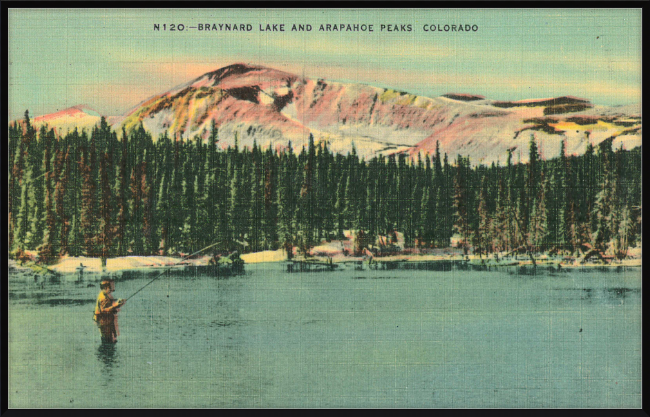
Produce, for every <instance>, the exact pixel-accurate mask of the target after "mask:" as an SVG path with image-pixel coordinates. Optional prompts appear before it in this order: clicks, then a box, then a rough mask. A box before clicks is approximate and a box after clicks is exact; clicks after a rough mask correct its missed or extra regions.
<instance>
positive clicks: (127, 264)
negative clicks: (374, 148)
mask: <svg viewBox="0 0 650 417" xmlns="http://www.w3.org/2000/svg"><path fill="white" fill-rule="evenodd" d="M240 257H241V259H242V260H243V261H244V262H245V264H258V263H275V264H278V263H289V262H291V263H294V264H300V263H304V264H312V265H338V266H347V265H354V266H355V267H357V268H358V267H361V268H363V267H365V268H368V267H369V266H371V265H375V266H381V265H382V264H396V263H408V264H417V263H460V264H465V265H469V266H473V267H513V266H516V267H533V263H532V261H531V260H530V259H529V258H526V259H522V258H523V257H520V258H519V259H517V258H505V259H504V258H500V260H499V261H498V262H497V261H496V260H495V259H494V258H493V257H487V258H486V257H483V258H481V257H479V256H477V255H468V256H462V255H444V256H442V255H426V254H417V255H414V254H408V255H406V254H405V255H389V256H383V257H373V258H367V257H355V256H344V255H338V254H337V255H334V256H331V257H329V256H312V257H308V258H305V257H302V256H294V258H293V259H291V260H287V259H286V256H285V254H284V252H283V251H282V250H277V251H263V252H254V253H248V254H243V255H240ZM181 259H182V258H175V257H171V256H124V257H116V258H109V259H108V260H107V262H106V268H104V269H102V268H101V260H100V258H90V257H69V256H66V257H64V258H62V259H61V260H60V261H59V262H57V263H56V264H54V265H47V266H45V265H41V264H37V263H33V262H28V263H26V264H25V265H20V264H19V263H18V262H17V261H15V260H11V259H10V260H9V273H10V275H11V273H12V272H14V271H16V272H18V273H27V274H47V273H53V274H56V275H62V276H71V275H75V276H76V275H79V273H80V270H82V271H83V274H84V275H86V274H87V275H92V276H95V275H120V274H122V273H124V272H127V273H130V272H135V271H146V272H150V273H155V272H161V271H164V270H167V269H171V270H174V269H177V270H179V271H182V270H184V269H186V268H188V267H205V266H207V265H208V262H209V260H210V257H209V256H203V257H199V258H195V259H186V260H183V261H182V262H179V261H180V260H181ZM535 263H536V265H535V266H538V267H544V268H548V267H551V268H557V269H579V268H617V267H635V268H636V267H638V268H641V267H642V259H641V257H635V258H630V259H624V260H622V261H611V262H610V263H607V264H603V263H594V262H586V263H583V264H582V263H579V262H577V261H574V262H565V261H560V260H558V259H552V258H550V259H549V258H548V257H546V256H540V257H539V258H535ZM80 265H83V268H80Z"/></svg>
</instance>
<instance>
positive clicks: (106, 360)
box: [97, 343, 118, 382]
mask: <svg viewBox="0 0 650 417" xmlns="http://www.w3.org/2000/svg"><path fill="white" fill-rule="evenodd" d="M97 359H99V362H100V363H101V364H102V365H104V368H103V369H102V372H101V374H102V375H105V376H106V377H107V382H110V381H112V380H113V368H116V367H117V366H116V365H117V359H118V355H117V346H116V344H115V343H101V344H100V345H99V347H98V348H97Z"/></svg>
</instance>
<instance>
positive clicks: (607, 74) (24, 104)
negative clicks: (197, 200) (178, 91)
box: [8, 9, 641, 119]
mask: <svg viewBox="0 0 650 417" xmlns="http://www.w3.org/2000/svg"><path fill="white" fill-rule="evenodd" d="M199 23H202V24H210V25H212V24H219V23H222V24H224V23H230V24H238V25H239V24H250V25H251V27H252V30H251V31H250V32H240V31H229V32H228V31H209V32H207V31H198V30H197V29H190V27H196V26H197V25H198V24H199ZM282 23H284V25H285V26H284V30H285V31H284V32H280V31H277V32H273V31H266V30H260V25H262V29H265V28H266V25H267V24H268V25H273V24H276V25H279V24H282ZM294 23H295V24H303V25H307V24H310V25H311V26H312V30H311V31H310V32H307V31H303V32H300V31H291V27H292V25H293V24H294ZM341 23H343V24H359V25H363V24H365V25H373V29H374V30H373V31H372V32H369V31H366V32H338V31H337V32H334V31H329V32H327V31H320V30H319V28H320V25H321V24H323V25H325V24H331V25H334V24H341ZM8 24H9V118H10V119H15V118H19V117H22V114H23V113H24V112H25V110H26V109H29V111H30V113H31V114H32V115H41V114H48V113H53V112H56V111H59V110H63V109H65V108H68V107H71V106H75V105H80V104H84V105H87V106H89V107H91V108H93V109H95V110H96V111H98V112H99V113H101V114H104V115H107V116H112V115H121V114H124V113H125V112H127V111H128V110H130V109H131V108H133V107H134V106H136V105H137V104H138V103H140V102H142V101H144V100H146V99H147V98H149V97H151V96H153V95H156V94H159V93H162V92H165V91H167V90H169V89H171V88H172V87H174V86H177V85H179V84H183V83H185V82H188V81H190V80H192V79H194V78H197V77H199V76H200V75H202V74H204V73H206V72H209V71H213V70H215V69H218V68H221V67H223V66H226V65H230V64H233V63H237V62H244V63H250V64H256V65H264V66H269V67H272V68H276V69H280V70H284V71H288V72H291V73H294V74H299V75H304V76H307V77H312V78H325V79H328V80H331V81H344V82H354V83H363V84H370V85H375V86H378V87H387V88H393V89H397V90H401V91H407V92H410V93H414V94H418V95H424V96H429V97H436V96H439V95H442V94H446V93H470V94H479V95H483V96H485V97H486V98H490V99H497V100H520V99H529V98H546V97H556V96H562V95H572V96H577V97H583V98H587V99H590V100H591V101H592V102H593V103H595V104H600V105H607V106H611V105H625V104H640V103H641V9H560V10H557V9H403V10H397V9H389V10H385V9H363V10H358V9H322V10H321V9H290V10H282V9H196V10H195V9H159V10H154V9H10V10H9V19H8ZM154 24H159V25H160V28H161V30H159V31H154ZM163 24H166V25H167V28H168V29H169V25H170V24H175V25H179V24H183V25H184V27H185V30H183V31H178V30H176V31H173V32H172V31H169V30H166V31H165V30H162V28H163V26H162V25H163ZM409 24H410V25H411V29H412V30H411V31H410V32H409V31H404V32H402V31H390V32H389V31H387V27H386V28H384V30H381V29H382V28H381V25H398V26H401V25H404V26H405V28H407V26H406V25H409ZM452 24H454V25H461V24H462V25H476V27H477V30H476V31H471V30H470V31H469V32H465V31H463V32H459V31H458V30H457V31H455V32H453V31H451V30H449V31H444V25H449V26H450V27H449V29H451V25H452ZM432 25H433V27H434V28H437V27H440V28H441V29H443V30H442V31H439V30H435V31H425V30H424V27H425V26H427V28H429V29H431V28H432ZM324 28H325V27H324Z"/></svg>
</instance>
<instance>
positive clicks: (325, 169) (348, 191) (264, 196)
mask: <svg viewBox="0 0 650 417" xmlns="http://www.w3.org/2000/svg"><path fill="white" fill-rule="evenodd" d="M218 141H219V138H218V129H217V127H216V126H215V125H214V124H213V126H212V131H211V133H210V136H209V140H208V142H207V144H206V143H204V142H203V141H202V140H200V139H198V138H197V139H195V140H192V141H183V140H182V139H180V140H173V139H172V138H170V137H169V136H168V135H167V133H165V134H163V135H161V136H160V137H159V138H158V140H157V141H155V142H154V140H153V138H152V136H151V134H149V133H148V132H146V131H145V129H144V128H143V127H142V125H140V126H139V127H138V128H136V129H134V130H133V131H132V132H130V133H127V132H126V131H124V130H122V132H121V135H120V136H119V137H118V134H117V133H116V132H115V131H114V130H112V129H111V127H110V126H109V125H108V123H106V120H105V119H104V118H102V120H101V122H100V123H99V124H98V125H97V126H95V127H94V128H93V129H92V130H91V131H90V132H89V133H88V132H86V131H83V130H82V131H79V130H78V129H74V130H73V131H71V132H69V133H67V134H66V135H64V136H57V135H55V133H54V131H53V130H51V129H50V130H48V129H47V128H46V127H44V126H43V127H41V128H40V129H39V130H38V132H37V131H36V130H35V129H34V127H33V126H32V125H31V123H30V120H29V115H28V113H27V112H26V113H25V119H24V121H22V122H20V123H13V124H12V125H10V126H9V201H8V206H9V217H8V220H9V229H8V237H9V244H10V246H9V247H10V249H11V250H14V251H16V250H36V251H38V252H39V254H40V257H41V258H42V259H44V260H45V261H51V260H54V259H56V258H57V257H58V256H61V255H65V254H68V255H71V256H81V255H83V256H93V257H101V258H102V260H103V261H105V259H106V258H108V257H112V256H127V255H153V254H166V255H173V254H179V253H191V252H193V251H195V250H197V249H199V248H201V247H204V246H207V245H209V244H211V243H213V242H215V241H220V242H222V243H223V246H224V247H226V248H229V249H234V248H237V249H238V250H241V251H246V252H248V251H261V250H269V249H278V248H284V249H285V250H287V252H288V253H290V250H289V249H290V248H291V247H293V246H297V247H298V248H299V249H300V250H301V251H303V252H307V251H309V249H310V248H311V247H313V246H315V245H317V244H319V243H320V242H321V241H323V240H331V239H340V238H341V237H342V233H343V230H350V229H351V230H354V231H355V232H357V233H358V236H363V240H364V242H369V243H370V244H372V242H375V241H376V240H377V238H378V237H379V236H394V235H395V232H400V233H403V234H404V238H405V245H406V246H407V247H411V248H414V247H418V248H423V249H424V248H444V247H449V246H450V245H451V244H452V237H454V236H455V237H456V239H457V241H456V242H454V243H455V245H456V246H458V247H461V248H463V250H464V251H465V253H469V251H470V250H473V252H474V253H476V254H480V255H481V256H483V255H487V254H489V253H492V252H503V251H507V252H512V251H522V250H523V251H528V252H564V253H574V252H575V251H576V250H583V251H586V250H598V251H600V252H602V253H606V252H607V253H611V254H613V255H615V256H617V257H618V258H623V257H625V255H626V253H627V248H628V247H629V246H634V245H635V244H636V241H637V240H639V239H640V238H641V236H640V233H641V226H640V224H641V210H640V207H641V149H640V148H636V149H633V150H631V151H628V150H623V149H622V148H620V149H616V150H612V140H611V139H610V140H606V141H604V142H602V143H601V144H600V145H598V148H597V149H594V147H593V146H592V145H591V144H589V145H587V150H586V153H585V154H584V155H581V156H567V155H566V152H565V147H564V143H563V144H562V151H561V154H560V156H559V157H558V158H554V159H552V160H543V159H541V158H540V156H539V153H538V151H537V144H536V142H535V140H534V139H532V138H531V142H530V161H529V162H528V163H527V164H513V163H512V151H509V153H508V159H507V164H506V166H503V167H502V166H499V165H498V164H496V165H495V164H494V163H493V164H492V165H490V166H489V167H488V166H484V165H479V166H476V167H473V168H472V166H471V163H470V160H469V158H465V157H463V156H461V155H458V156H457V158H456V164H455V165H450V164H449V162H448V157H447V155H446V154H445V155H444V156H441V155H440V151H439V148H438V147H436V152H435V154H433V155H426V156H425V155H418V157H417V158H416V159H411V158H409V157H407V155H405V154H396V155H395V154H393V155H389V156H386V157H383V156H382V157H375V158H373V159H371V160H368V161H364V160H361V159H360V158H359V157H358V156H357V154H356V150H355V149H354V148H353V149H352V150H351V152H349V153H348V154H347V155H341V154H334V153H332V152H331V151H330V150H329V149H328V147H327V144H326V143H323V144H318V145H317V144H315V143H314V139H313V137H310V140H309V145H308V146H306V147H303V149H302V150H301V152H300V153H295V152H293V149H292V148H291V145H289V147H288V149H284V150H281V151H277V150H275V149H272V148H270V147H269V148H268V149H262V148H260V147H259V146H257V145H254V146H253V147H252V149H249V148H242V149H240V148H239V145H238V144H235V146H232V147H228V148H227V149H225V150H222V149H220V148H218V147H217V146H216V144H217V143H218Z"/></svg>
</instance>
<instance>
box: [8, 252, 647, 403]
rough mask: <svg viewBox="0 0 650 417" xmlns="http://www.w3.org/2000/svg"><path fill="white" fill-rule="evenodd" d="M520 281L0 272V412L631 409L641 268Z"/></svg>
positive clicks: (272, 272)
mask: <svg viewBox="0 0 650 417" xmlns="http://www.w3.org/2000/svg"><path fill="white" fill-rule="evenodd" d="M522 272H525V271H522V270H518V269H516V268H513V269H501V270H499V271H494V270H492V271H459V270H455V271H451V272H449V271H447V272H436V271H424V270H422V271H419V270H391V271H354V270H350V271H338V272H314V273H302V274H300V273H294V274H288V273H286V272H283V270H282V269H281V267H280V265H272V264H258V265H247V273H246V275H243V276H237V277H232V278H229V279H218V280H217V279H214V278H209V277H196V278H187V277H184V278H179V277H176V278H174V277H164V278H161V279H160V280H158V281H156V282H155V283H154V284H152V285H150V286H149V287H147V288H146V289H145V290H144V291H142V292H141V293H139V294H138V295H137V296H136V297H134V298H133V299H132V300H130V301H129V302H128V303H127V305H126V306H125V307H124V308H123V309H122V311H121V312H120V315H119V325H120V333H121V335H120V337H119V342H118V343H117V344H116V345H115V346H111V347H105V346H104V347H103V346H102V345H101V343H100V338H99V332H98V330H97V327H96V326H95V324H94V322H93V321H92V313H93V309H94V302H95V299H96V296H97V293H98V292H99V289H98V285H97V284H96V283H93V284H89V283H72V282H60V283H57V282H46V283H44V284H43V285H42V286H41V285H40V284H35V283H33V282H26V281H21V280H18V279H16V278H15V277H13V278H12V277H10V291H9V392H10V393H11V394H10V397H9V406H10V407H113V408H115V407H640V405H641V293H640V288H641V271H640V269H628V270H624V271H619V272H600V271H598V272H596V271H593V270H589V271H582V272H581V271H571V272H561V273H558V272H548V271H545V272H540V271H538V273H537V274H536V275H525V274H523V273H522ZM146 282H147V279H144V278H143V279H134V280H130V281H124V282H118V283H117V288H116V291H115V297H116V298H118V297H126V296H128V295H130V294H131V293H132V292H134V291H135V290H136V289H138V288H140V287H141V286H142V285H144V284H145V283H146ZM88 285H90V286H88Z"/></svg>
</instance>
